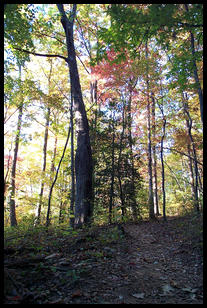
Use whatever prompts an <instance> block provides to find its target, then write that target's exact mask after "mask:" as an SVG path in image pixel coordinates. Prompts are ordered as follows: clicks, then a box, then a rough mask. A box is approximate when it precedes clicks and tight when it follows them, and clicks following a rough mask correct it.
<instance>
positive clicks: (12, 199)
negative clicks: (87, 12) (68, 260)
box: [9, 66, 23, 227]
mask: <svg viewBox="0 0 207 308" xmlns="http://www.w3.org/2000/svg"><path fill="white" fill-rule="evenodd" d="M19 83H20V86H19V91H20V92H21V66H19ZM19 99H20V102H19V107H18V109H19V115H18V122H17V130H16V138H15V142H14V156H13V161H12V170H11V188H10V197H9V206H10V224H11V226H12V227H13V226H17V219H16V210H15V178H16V165H17V155H18V149H19V138H20V132H21V126H22V114H23V97H22V95H21V94H20V97H19Z"/></svg>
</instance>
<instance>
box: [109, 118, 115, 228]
mask: <svg viewBox="0 0 207 308" xmlns="http://www.w3.org/2000/svg"><path fill="white" fill-rule="evenodd" d="M111 120H112V127H111V128H112V145H111V187H110V194H109V195H110V200H109V223H111V218H112V209H113V201H114V173H115V169H114V141H115V128H114V113H113V115H112V119H111Z"/></svg>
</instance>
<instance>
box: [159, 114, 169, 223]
mask: <svg viewBox="0 0 207 308" xmlns="http://www.w3.org/2000/svg"><path fill="white" fill-rule="evenodd" d="M165 126H166V119H165V116H164V115H163V127H162V131H163V135H162V138H161V148H160V160H161V165H162V208H163V218H164V220H165V221H166V220H167V218H166V196H165V166H164V159H163V142H164V138H165Z"/></svg>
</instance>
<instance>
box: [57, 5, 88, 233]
mask: <svg viewBox="0 0 207 308" xmlns="http://www.w3.org/2000/svg"><path fill="white" fill-rule="evenodd" d="M76 6H77V5H76V4H73V9H72V12H71V14H70V18H69V19H68V17H67V16H66V13H65V10H64V7H63V4H57V7H58V10H59V12H60V14H61V23H62V25H63V28H64V30H65V35H66V43H67V51H68V66H69V72H70V73H69V74H70V82H71V89H72V94H73V98H74V111H75V119H76V133H77V150H76V155H75V175H76V201H75V221H74V223H75V227H81V226H82V225H83V224H85V223H87V222H89V221H90V218H91V216H92V206H91V198H92V154H91V144H90V137H89V126H88V119H87V116H86V111H85V106H84V102H83V97H82V92H81V86H80V80H79V74H78V68H77V62H76V54H75V46H74V40H73V24H74V18H75V15H76Z"/></svg>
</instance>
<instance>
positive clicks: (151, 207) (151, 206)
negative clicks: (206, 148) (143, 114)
mask: <svg viewBox="0 0 207 308" xmlns="http://www.w3.org/2000/svg"><path fill="white" fill-rule="evenodd" d="M145 58H146V60H148V46H147V43H146V45H145ZM146 68H147V74H146V84H147V139H148V150H147V152H148V177H149V197H148V207H149V218H150V219H154V218H155V213H154V199H153V184H152V146H151V119H150V118H151V112H150V109H151V108H150V95H149V76H148V70H149V68H148V63H147V67H146Z"/></svg>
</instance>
